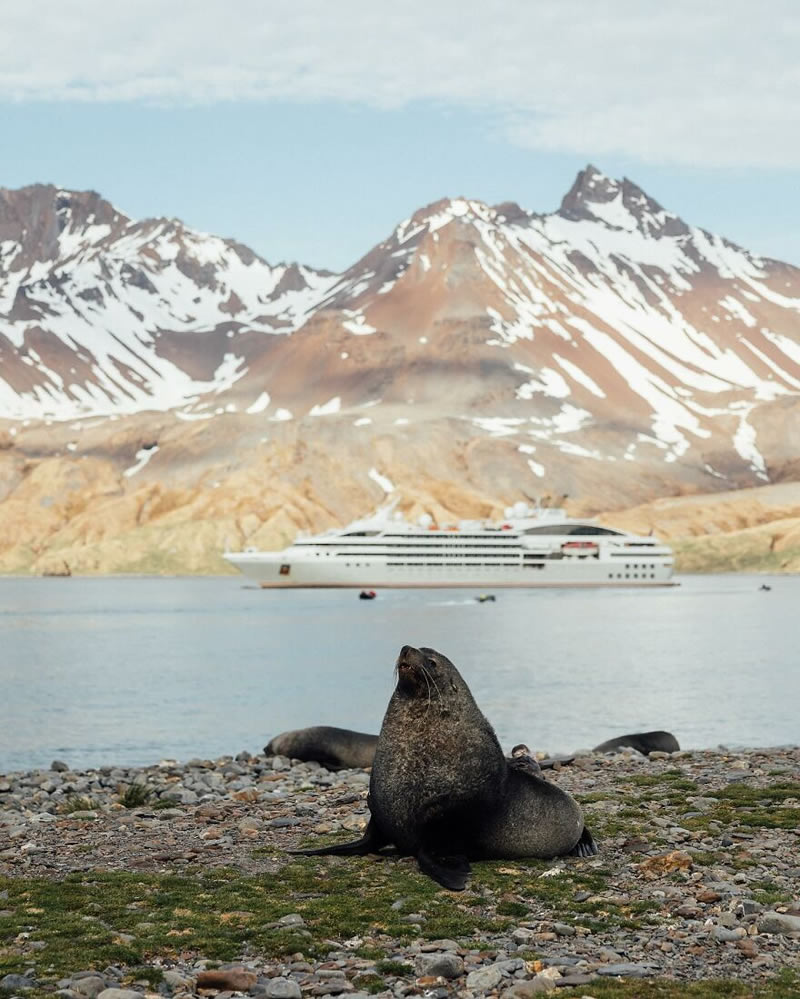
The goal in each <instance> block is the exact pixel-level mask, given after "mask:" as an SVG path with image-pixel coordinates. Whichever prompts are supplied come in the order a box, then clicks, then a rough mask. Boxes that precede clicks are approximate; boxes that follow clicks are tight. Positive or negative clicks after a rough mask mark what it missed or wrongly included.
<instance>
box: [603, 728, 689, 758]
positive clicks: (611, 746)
mask: <svg viewBox="0 0 800 999" xmlns="http://www.w3.org/2000/svg"><path fill="white" fill-rule="evenodd" d="M680 748H681V747H680V746H679V745H678V740H677V739H676V738H675V736H674V735H673V734H672V732H661V731H658V732H633V733H631V734H630V735H618V736H617V737H616V739H607V740H606V741H605V742H601V743H600V745H599V746H595V747H594V749H593V750H592V752H593V753H614V752H616V751H617V750H618V749H635V750H637V751H638V752H640V753H642V754H643V755H644V756H649V755H650V753H652V752H653V751H654V750H658V751H659V752H661V753H677V752H678V750H679V749H680Z"/></svg>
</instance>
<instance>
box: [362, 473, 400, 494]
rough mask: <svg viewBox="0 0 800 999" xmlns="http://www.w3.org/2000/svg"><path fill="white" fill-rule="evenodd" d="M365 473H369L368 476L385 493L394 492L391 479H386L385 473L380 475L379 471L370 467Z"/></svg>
mask: <svg viewBox="0 0 800 999" xmlns="http://www.w3.org/2000/svg"><path fill="white" fill-rule="evenodd" d="M367 474H368V475H369V477H370V478H371V479H372V481H373V482H377V483H378V485H379V486H380V487H381V489H382V490H383V491H384V492H385V493H393V492H394V489H395V487H394V483H393V482H392V481H391V479H387V478H386V476H385V475H381V473H380V472H379V471H378V470H377V469H376V468H371V469H370V470H369V472H368V473H367Z"/></svg>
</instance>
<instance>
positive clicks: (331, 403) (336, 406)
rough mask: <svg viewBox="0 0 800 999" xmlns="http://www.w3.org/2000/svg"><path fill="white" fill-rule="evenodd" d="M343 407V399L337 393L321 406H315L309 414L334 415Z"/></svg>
mask: <svg viewBox="0 0 800 999" xmlns="http://www.w3.org/2000/svg"><path fill="white" fill-rule="evenodd" d="M341 408H342V400H341V398H340V397H339V396H338V395H336V396H334V397H333V398H332V399H329V400H328V401H327V402H325V403H323V404H322V405H321V406H313V407H312V408H311V411H310V412H309V414H308V415H309V416H332V415H333V414H334V413H338V412H340V411H341Z"/></svg>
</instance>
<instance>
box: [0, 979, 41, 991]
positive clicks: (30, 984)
mask: <svg viewBox="0 0 800 999" xmlns="http://www.w3.org/2000/svg"><path fill="white" fill-rule="evenodd" d="M35 988H36V983H35V982H34V981H32V979H30V978H28V977H27V976H26V975H6V976H5V978H0V989H9V990H12V989H13V990H14V991H16V990H18V989H35Z"/></svg>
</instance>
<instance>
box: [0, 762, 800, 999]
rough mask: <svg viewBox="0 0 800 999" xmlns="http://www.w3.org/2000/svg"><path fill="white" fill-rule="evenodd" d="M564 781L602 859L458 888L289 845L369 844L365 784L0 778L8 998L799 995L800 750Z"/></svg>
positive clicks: (182, 777)
mask: <svg viewBox="0 0 800 999" xmlns="http://www.w3.org/2000/svg"><path fill="white" fill-rule="evenodd" d="M547 776H548V779H550V780H553V781H555V782H557V783H558V784H559V785H560V786H562V787H563V788H565V789H566V790H567V791H569V792H570V793H572V794H573V795H575V796H576V797H577V798H578V800H579V801H580V802H581V804H582V806H583V809H584V813H585V816H586V823H587V825H588V826H589V828H590V829H591V830H592V832H593V834H594V836H595V839H596V840H597V842H598V845H599V849H600V852H599V854H598V856H596V857H592V858H587V859H572V858H557V859H555V860H549V861H537V860H531V861H513V862H512V861H505V862H504V861H492V862H486V863H474V864H473V874H472V877H471V879H470V883H469V885H468V888H467V890H466V891H465V892H460V893H451V892H447V891H444V890H443V889H441V888H440V887H439V886H438V885H435V884H434V883H433V882H431V881H430V879H428V878H425V877H424V876H423V875H421V874H420V873H419V871H418V869H417V866H416V862H415V861H414V860H413V859H411V858H401V857H398V856H393V855H391V854H389V855H385V856H376V857H365V858H361V857H297V856H293V855H291V854H290V853H288V852H287V851H289V850H292V849H295V848H298V847H301V846H312V845H322V844H323V843H327V842H332V841H335V840H341V841H346V840H348V839H351V838H352V839H355V838H357V836H358V835H359V834H360V831H361V830H362V828H363V826H364V825H365V823H366V819H367V816H368V813H367V806H366V795H367V789H368V784H369V772H368V771H364V770H342V771H338V772H330V771H328V770H326V769H325V768H324V767H322V766H320V765H319V764H316V763H307V762H306V763H303V762H299V761H296V760H290V759H287V758H285V757H265V756H263V755H259V756H254V755H251V754H250V753H247V752H242V753H239V754H238V755H237V756H235V757H234V756H225V757H222V758H220V759H216V760H201V759H195V760H190V761H188V762H185V763H178V762H176V761H173V760H162V761H160V762H159V763H157V764H155V765H153V766H149V767H139V768H126V767H113V766H107V767H101V768H99V769H97V770H86V771H74V770H71V769H70V768H69V765H68V762H67V761H58V760H56V761H53V763H52V766H51V768H49V769H44V770H36V771H30V772H24V773H12V774H6V775H0V990H4V991H3V992H0V994H6V995H19V996H31V995H34V994H36V993H37V992H42V993H54V992H55V993H57V994H58V995H60V996H62V997H63V999H96V997H98V996H100V997H101V999H140V997H142V996H144V995H161V996H173V997H178V999H188V997H189V996H193V995H198V994H199V995H214V994H217V993H220V994H223V995H228V994H233V993H246V994H249V995H252V996H266V997H271V999H300V997H302V996H326V995H332V996H338V995H342V994H348V995H351V996H357V997H361V996H367V995H370V994H373V995H383V996H387V997H388V996H405V995H413V994H424V995H426V996H432V997H442V999H443V997H444V996H449V995H457V996H461V997H464V999H469V997H472V996H475V997H477V996H486V995H499V996H503V997H506V999H515V997H516V999H524V997H527V996H530V995H534V994H537V993H541V992H552V991H555V990H558V991H559V992H560V993H561V994H564V995H575V996H580V997H587V996H591V997H599V996H606V995H616V994H619V995H626V996H627V995H630V996H634V995H636V996H639V995H641V996H645V995H651V994H652V995H659V996H661V995H665V996H671V995H675V996H678V995H682V994H684V993H683V992H681V991H680V989H681V987H682V985H684V986H685V985H687V984H688V983H695V984H697V983H704V982H705V983H714V982H728V983H733V984H734V986H735V987H738V988H740V989H741V990H742V991H732V992H726V993H725V994H726V995H727V994H730V995H743V996H744V995H762V994H763V995H768V996H783V995H785V996H792V995H800V977H798V973H800V749H799V748H796V747H795V748H775V749H750V750H729V749H725V748H724V747H720V748H718V749H717V750H713V751H711V750H707V751H690V752H677V753H672V754H665V753H654V754H652V755H651V756H650V757H644V756H641V755H640V754H638V753H635V752H632V751H623V752H619V753H615V754H607V755H597V754H593V753H585V754H582V755H578V756H577V757H576V758H575V760H574V762H573V763H571V764H570V765H565V766H561V767H556V769H554V770H551V771H548V772H547ZM648 983H655V984H654V985H653V987H654V988H655V985H658V986H659V988H660V987H662V986H663V988H664V989H666V991H658V992H656V991H653V992H646V991H643V990H644V989H645V988H646V987H649V985H648ZM670 984H671V985H672V986H674V989H675V991H669V987H670ZM631 989H634V991H630V990H631ZM626 990H627V991H626ZM762 990H765V991H762ZM694 994H697V995H705V994H706V993H705V992H698V993H694V992H693V993H692V995H694ZM712 994H713V995H717V994H722V993H717V992H709V993H708V995H712Z"/></svg>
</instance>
